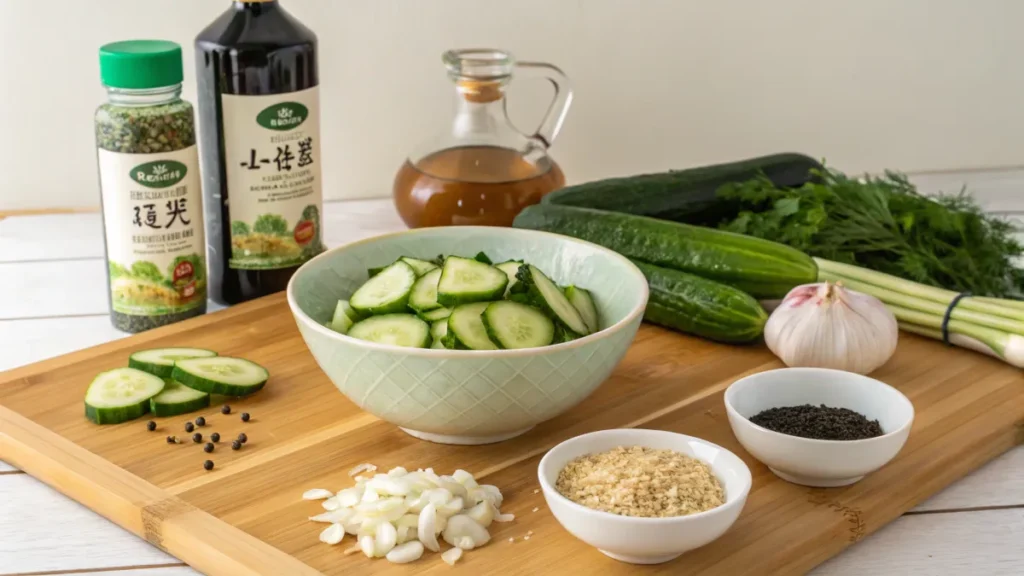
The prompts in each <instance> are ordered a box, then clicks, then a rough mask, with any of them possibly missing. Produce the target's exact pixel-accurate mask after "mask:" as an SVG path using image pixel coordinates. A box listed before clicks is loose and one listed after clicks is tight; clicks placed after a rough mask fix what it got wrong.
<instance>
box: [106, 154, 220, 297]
mask: <svg viewBox="0 0 1024 576" xmlns="http://www.w3.org/2000/svg"><path fill="white" fill-rule="evenodd" d="M98 154H99V165H100V185H101V187H102V190H103V222H104V225H105V226H106V240H107V259H108V265H109V273H110V295H111V298H110V302H111V308H113V310H114V311H115V312H120V313H122V314H130V315H135V316H161V315H164V314H176V313H180V312H186V311H188V310H192V309H195V308H197V307H198V306H200V305H202V304H204V303H205V302H206V241H205V239H204V238H203V204H202V193H201V189H200V179H199V153H198V149H197V148H196V146H194V145H193V146H189V147H188V148H184V149H181V150H177V151H175V152H161V153H158V154H123V153H120V152H111V151H109V150H103V149H100V150H98Z"/></svg>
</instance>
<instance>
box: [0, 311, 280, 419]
mask: <svg viewBox="0 0 1024 576" xmlns="http://www.w3.org/2000/svg"><path fill="white" fill-rule="evenodd" d="M285 299H286V297H285V293H284V292H278V293H277V294H271V295H269V296H264V297H262V298H257V299H255V300H251V301H249V302H245V303H242V304H237V305H235V306H231V307H229V308H224V309H223V310H218V311H216V312H209V313H207V314H203V315H202V316H197V317H195V318H190V319H188V320H183V321H181V322H176V323H174V324H170V325H167V326H161V327H160V328H155V329H153V330H148V331H146V332H140V333H138V334H129V335H127V337H126V338H120V339H117V340H112V341H110V342H105V343H103V344H97V345H96V346H90V347H89V348H82V349H81V350H76V351H74V352H69V353H67V354H62V355H60V356H55V357H53V358H47V359H45V360H40V361H38V362H33V363H32V364H26V365H24V366H19V367H17V368H12V369H10V370H7V371H4V372H0V386H3V385H5V384H9V383H11V382H14V381H17V380H21V379H24V378H30V377H32V376H35V375H37V374H42V373H44V372H47V371H49V370H53V369H54V368H61V367H64V366H67V365H69V364H74V363H75V362H80V361H82V360H85V359H88V358H92V357H94V356H97V355H100V354H105V353H108V352H112V351H115V350H118V349H120V348H123V347H124V345H125V344H124V343H125V340H128V339H130V340H131V341H132V342H133V343H134V344H133V347H136V348H138V347H141V346H142V345H145V344H146V343H147V342H151V341H154V340H161V339H163V338H165V337H167V336H171V335H174V334H178V333H181V332H187V331H189V330H192V329H194V328H197V327H200V326H205V325H207V324H210V323H212V322H218V321H221V320H225V319H228V318H234V317H236V316H240V315H242V314H247V313H249V312H252V311H254V310H259V309H261V308H265V307H268V306H274V305H276V304H277V303H278V301H279V300H285ZM286 306H287V303H286ZM290 311H291V309H290V308H289V312H290ZM127 363H128V359H127V358H125V364H126V365H127ZM0 406H2V404H0Z"/></svg>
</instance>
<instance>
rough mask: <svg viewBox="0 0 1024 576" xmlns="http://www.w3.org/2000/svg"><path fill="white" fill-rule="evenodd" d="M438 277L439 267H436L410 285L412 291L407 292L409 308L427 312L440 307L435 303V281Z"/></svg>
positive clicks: (439, 273)
mask: <svg viewBox="0 0 1024 576" xmlns="http://www.w3.org/2000/svg"><path fill="white" fill-rule="evenodd" d="M428 264H429V262H428ZM431 266H433V264H431ZM440 279H441V269H440V268H436V267H435V268H434V269H433V270H431V271H430V272H427V273H426V274H424V275H423V276H420V277H419V279H418V280H416V283H415V284H413V285H412V292H410V293H409V308H412V309H413V310H415V311H417V312H429V311H431V310H436V309H438V308H441V305H440V304H438V303H437V282H438V280H440Z"/></svg>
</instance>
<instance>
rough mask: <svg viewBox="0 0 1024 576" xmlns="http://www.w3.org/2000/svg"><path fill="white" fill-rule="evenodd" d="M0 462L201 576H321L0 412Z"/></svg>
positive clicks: (59, 438) (52, 434) (44, 431)
mask: <svg viewBox="0 0 1024 576" xmlns="http://www.w3.org/2000/svg"><path fill="white" fill-rule="evenodd" d="M0 459H3V460H5V461H7V462H10V463H11V464H13V465H14V466H16V467H18V468H20V469H21V470H22V471H24V472H25V473H27V474H29V475H30V476H32V477H33V478H36V479H37V480H40V481H41V482H43V483H45V484H47V485H48V486H50V487H52V488H54V489H55V490H57V491H58V492H60V493H61V494H64V495H65V496H67V497H68V498H71V499H72V500H74V501H76V502H78V503H80V504H82V505H83V506H85V507H87V508H89V509H90V510H92V511H93V512H96V513H97V514H99V515H101V516H103V517H104V518H106V519H108V520H110V521H111V522H113V523H115V524H117V525H118V526H120V527H122V528H124V529H125V530H128V531H129V532H131V533H133V534H135V535H136V536H138V537H139V538H142V539H143V540H146V541H147V542H149V543H150V544H152V545H154V546H156V547H157V548H160V549H161V550H163V551H164V552H167V553H168V554H170V555H172V556H174V557H176V558H178V559H180V560H181V561H183V562H185V563H186V564H188V565H189V566H191V567H193V568H195V569H197V570H199V571H201V572H203V573H204V574H231V575H232V576H262V575H264V574H266V573H267V572H265V571H264V570H265V569H268V568H269V569H271V570H272V571H273V572H272V573H275V574H289V575H290V576H291V575H294V576H323V573H322V572H320V571H318V570H315V569H313V568H312V567H310V566H309V565H307V564H305V563H304V562H302V561H300V560H298V559H297V558H295V557H294V556H291V555H289V554H286V553H284V552H282V551H281V550H278V549H277V548H275V547H273V546H271V545H270V544H267V543H266V542H264V541H262V540H260V539H258V538H256V537H254V536H251V535H249V534H247V533H246V532H244V531H242V530H240V529H238V528H235V527H234V526H232V525H230V524H228V523H226V522H224V521H222V520H221V519H219V518H217V517H215V516H213V515H212V514H209V513H207V512H204V511H203V510H200V509H198V508H195V507H194V506H192V505H190V504H188V503H187V502H185V501H184V500H182V499H180V498H178V497H177V496H174V495H172V494H170V493H169V492H167V491H165V490H163V489H161V488H158V487H156V486H154V485H152V484H150V483H149V482H146V481H145V480H143V479H142V478H139V477H138V476H135V475H134V474H132V473H130V472H128V471H127V470H124V469H123V468H120V467H118V466H116V465H114V464H113V463H112V462H110V461H108V460H106V459H105V458H103V457H101V456H98V455H96V454H94V453H92V452H90V451H88V450H86V449H85V448H82V447H81V446H78V445H77V444H75V443H74V442H71V441H70V440H67V439H65V438H64V437H62V436H60V435H59V434H57V433H56V432H53V431H51V430H48V429H47V428H44V427H43V426H40V425H39V424H36V423H35V422H32V421H31V420H29V419H27V418H25V417H24V416H21V415H20V414H18V413H16V412H14V411H13V410H10V409H8V408H5V407H3V406H0Z"/></svg>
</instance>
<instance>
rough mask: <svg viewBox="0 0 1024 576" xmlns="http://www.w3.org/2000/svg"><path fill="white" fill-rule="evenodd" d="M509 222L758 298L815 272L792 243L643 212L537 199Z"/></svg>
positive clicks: (813, 278)
mask: <svg viewBox="0 0 1024 576" xmlns="http://www.w3.org/2000/svg"><path fill="white" fill-rule="evenodd" d="M513 225H514V226H515V227H516V228H529V229H532V230H546V231H548V232H555V233H558V234H564V235H566V236H572V237H574V238H580V239H582V240H587V241H590V242H593V243H595V244H600V245H601V246H604V247H606V248H610V249H612V250H614V251H616V252H618V253H619V254H622V255H623V256H626V257H629V258H632V259H634V260H641V261H643V262H647V263H649V264H655V265H657V266H662V267H665V268H671V269H673V270H679V271H682V272H689V273H691V274H696V275H698V276H700V277H702V278H707V279H709V280H715V281H717V282H721V283H723V284H728V285H729V286H733V287H735V288H739V289H740V290H743V291H744V292H747V293H748V294H750V295H751V296H754V297H756V298H782V297H784V296H785V295H786V294H787V293H788V292H789V291H790V290H791V289H793V288H794V287H796V286H799V285H801V284H809V283H811V282H816V281H817V278H818V267H817V265H816V264H815V263H814V260H812V259H811V257H810V256H808V255H806V254H804V253H803V252H800V251H799V250H796V249H794V248H790V247H788V246H783V245H782V244H778V243H775V242H770V241H768V240H762V239H760V238H753V237H750V236H743V235H741V234H733V233H731V232H723V231H721V230H714V229H711V228H702V227H700V226H690V225H688V224H679V223H676V222H668V221H665V220H656V219H654V218H645V217H643V216H633V215H630V214H620V213H616V212H606V211H603V210H591V209H588V208H574V207H571V206H559V205H555V204H538V205H535V206H530V207H528V208H526V209H525V210H523V211H522V212H520V213H519V216H517V217H516V219H515V223H514V224H513ZM513 291H515V289H514V288H513Z"/></svg>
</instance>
